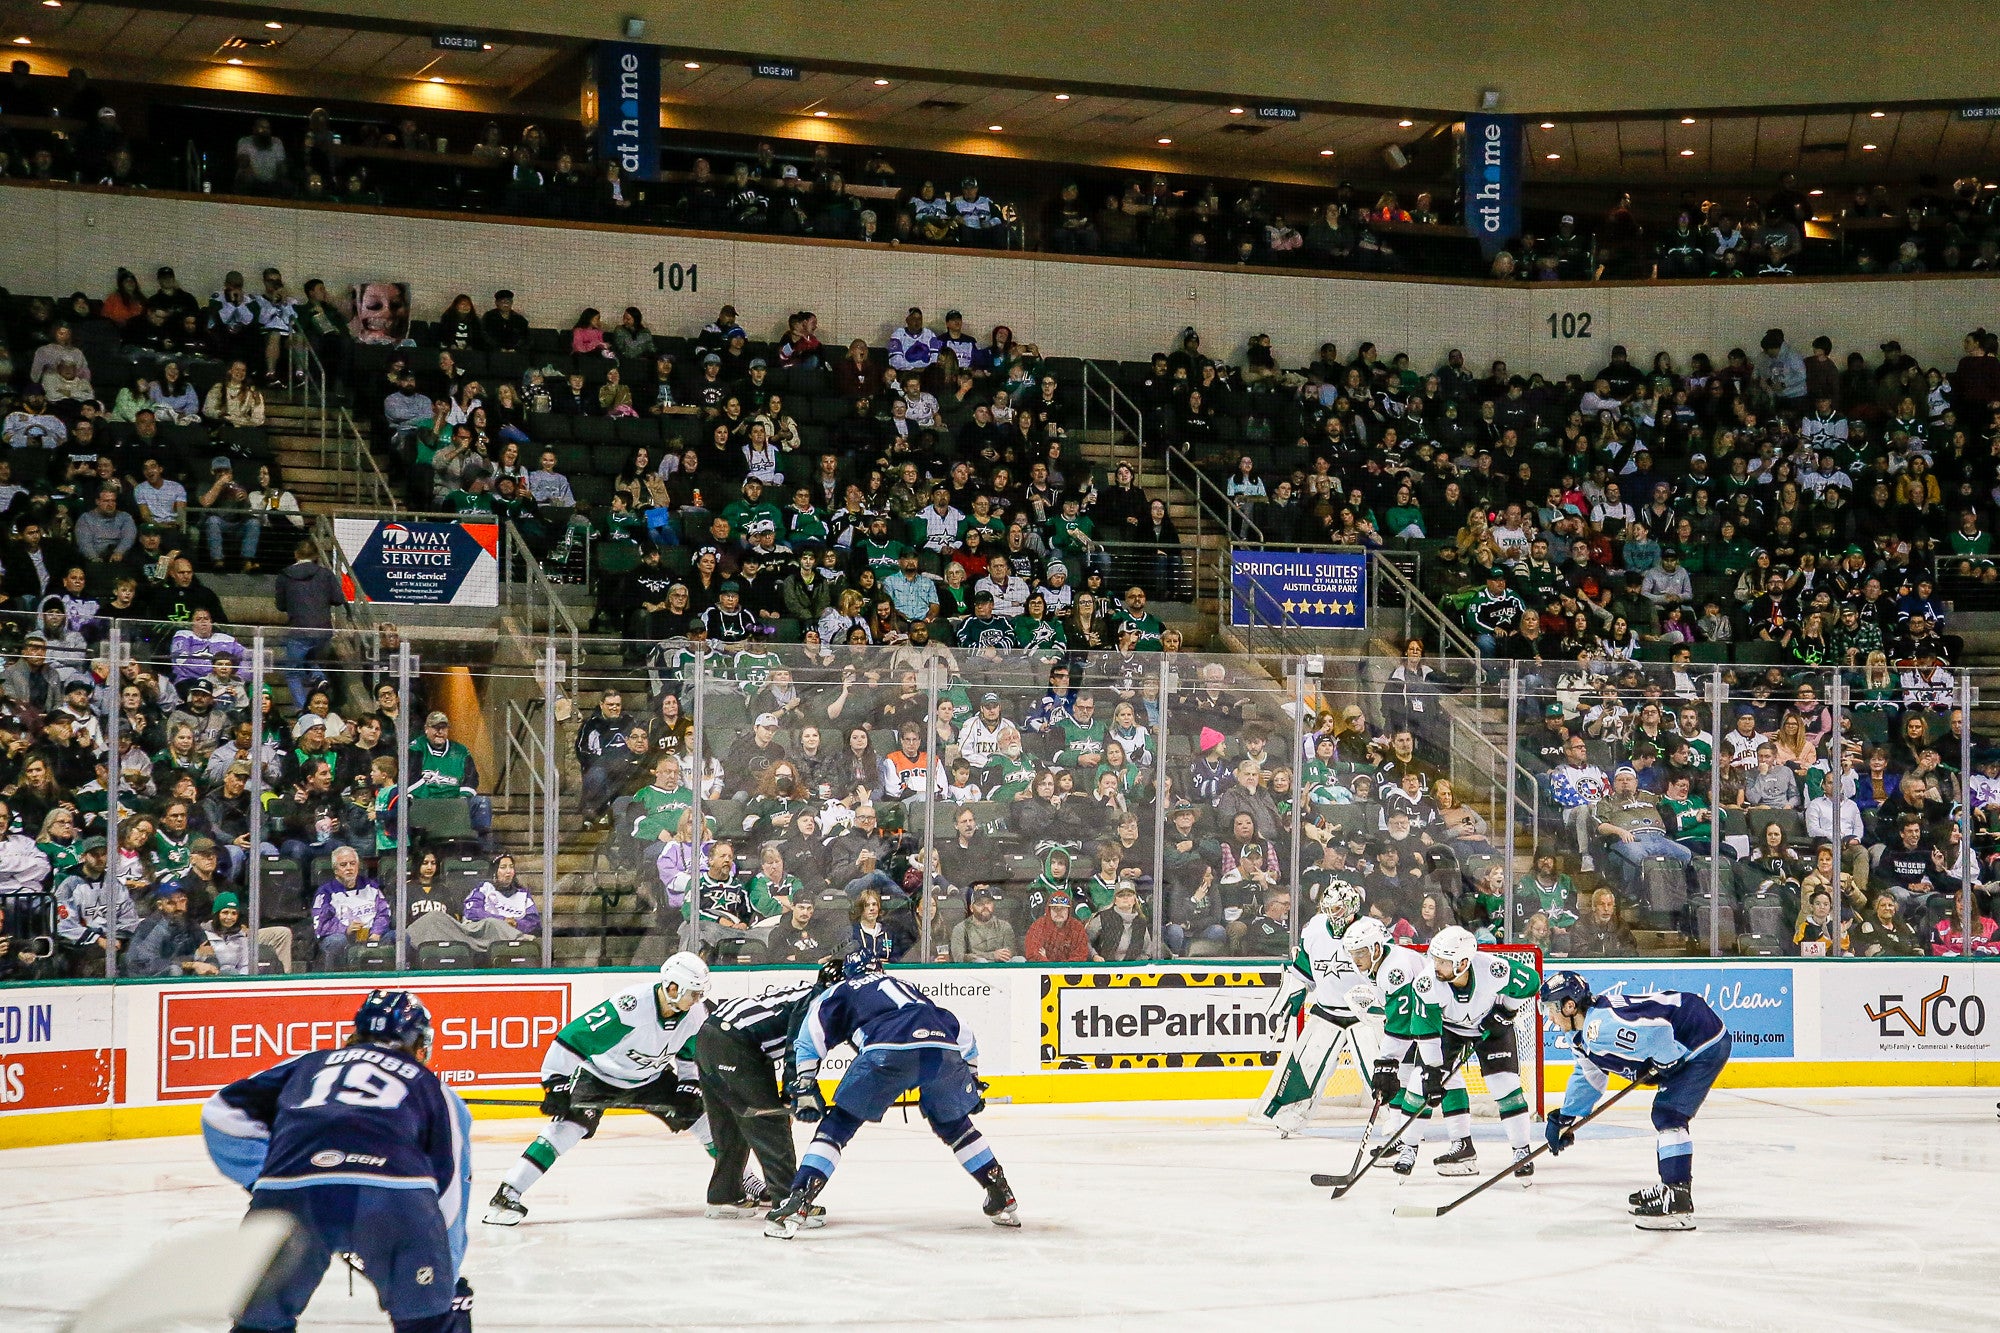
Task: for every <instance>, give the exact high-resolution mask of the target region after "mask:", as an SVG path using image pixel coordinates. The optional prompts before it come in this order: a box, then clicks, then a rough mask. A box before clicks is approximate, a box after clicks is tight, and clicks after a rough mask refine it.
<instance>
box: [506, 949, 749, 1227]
mask: <svg viewBox="0 0 2000 1333" xmlns="http://www.w3.org/2000/svg"><path fill="white" fill-rule="evenodd" d="M707 991H708V964H706V963H704V962H702V960H701V959H700V957H699V956H697V955H695V954H692V953H677V954H675V955H674V956H673V957H671V958H669V959H667V961H666V962H664V963H662V964H661V965H660V975H659V979H658V980H657V981H653V982H648V983H646V984H644V985H639V986H633V987H631V988H629V989H627V990H623V991H620V992H619V993H618V994H616V995H614V996H612V997H611V998H610V999H608V1000H606V1001H605V1002H604V1003H602V1004H600V1005H598V1006H596V1007H595V1008H593V1009H589V1010H586V1011H585V1012H584V1013H582V1014H580V1015H578V1016H577V1017H576V1018H574V1019H572V1020H571V1021H570V1022H569V1024H568V1025H567V1026H565V1027H564V1028H563V1030H562V1031H560V1032H558V1033H557V1034H556V1039H555V1041H554V1042H553V1043H551V1044H550V1046H549V1050H548V1054H547V1055H545V1056H543V1057H542V1114H544V1115H546V1116H548V1117H549V1123H548V1127H547V1128H546V1129H544V1130H543V1131H542V1132H541V1134H540V1136H539V1137H537V1138H536V1139H535V1141H534V1142H533V1143H531V1144H529V1145H528V1147H527V1150H526V1151H525V1152H523V1153H522V1154H521V1156H520V1158H519V1160H517V1161H516V1162H515V1163H514V1165H513V1166H512V1167H511V1168H509V1170H508V1172H507V1175H506V1179H505V1180H504V1181H503V1183H502V1184H501V1186H500V1188H499V1189H498V1190H496V1191H495V1192H494V1195H493V1198H492V1200H491V1202H489V1203H488V1204H487V1211H486V1217H485V1219H484V1220H485V1221H487V1222H489V1223H492V1224H493V1225H495V1226H513V1225H515V1224H516V1223H518V1222H519V1221H520V1220H521V1219H522V1218H524V1217H526V1216H527V1215H528V1209H527V1206H526V1205H525V1204H523V1203H522V1202H521V1196H522V1195H523V1194H526V1193H527V1192H528V1190H529V1188H530V1187H532V1186H533V1185H534V1183H535V1182H536V1181H538V1180H540V1179H541V1178H542V1177H543V1176H544V1175H546V1174H547V1173H548V1170H549V1168H550V1167H552V1166H554V1165H555V1164H556V1159H557V1158H558V1157H561V1156H562V1155H563V1154H564V1153H566V1152H568V1151H569V1150H570V1149H571V1148H574V1147H575V1146H576V1145H577V1144H579V1143H581V1142H583V1141H584V1140H585V1139H587V1138H589V1137H591V1136H592V1135H593V1134H595V1133H597V1126H598V1122H599V1121H601V1120H602V1119H603V1118H604V1113H605V1111H607V1110H613V1109H618V1108H629V1109H632V1110H640V1111H645V1112H647V1113H648V1114H650V1115H652V1116H655V1117H656V1118H658V1119H659V1120H661V1121H662V1122H663V1123H665V1124H666V1126H667V1128H669V1129H672V1130H676V1131H679V1130H689V1131H691V1132H692V1133H693V1134H694V1135H695V1137H696V1138H697V1139H699V1140H701V1142H702V1144H703V1146H707V1144H708V1142H709V1138H708V1134H707V1132H706V1122H705V1121H704V1120H703V1118H702V1104H701V1092H700V1089H699V1085H698V1084H697V1082H696V1078H697V1071H696V1068H695V1063H694V1039H695V1034H696V1033H697V1032H699V1031H700V1030H701V1025H702V1024H703V1023H704V1022H706V1021H707V1019H708V1005H707V1003H706V1002H705V1001H704V999H703V997H704V995H705V994H706V993H707ZM744 1188H745V1192H746V1194H759V1193H761V1192H762V1190H763V1183H762V1182H761V1181H759V1180H756V1179H755V1178H754V1177H750V1176H746V1177H745V1182H744Z"/></svg>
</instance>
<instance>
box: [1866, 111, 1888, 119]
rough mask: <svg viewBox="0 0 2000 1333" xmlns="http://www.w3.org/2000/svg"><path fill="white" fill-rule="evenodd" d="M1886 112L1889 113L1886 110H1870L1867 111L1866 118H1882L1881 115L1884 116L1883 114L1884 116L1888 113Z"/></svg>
mask: <svg viewBox="0 0 2000 1333" xmlns="http://www.w3.org/2000/svg"><path fill="white" fill-rule="evenodd" d="M1888 114H1889V113H1888V112H1886V111H1870V112H1869V113H1868V119H1870V120H1880V119H1882V117H1884V116H1886V115H1888Z"/></svg>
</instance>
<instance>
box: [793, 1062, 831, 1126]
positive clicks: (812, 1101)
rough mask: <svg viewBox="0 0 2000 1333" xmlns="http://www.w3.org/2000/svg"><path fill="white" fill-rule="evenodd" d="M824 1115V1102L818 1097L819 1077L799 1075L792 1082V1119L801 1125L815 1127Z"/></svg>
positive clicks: (815, 1074)
mask: <svg viewBox="0 0 2000 1333" xmlns="http://www.w3.org/2000/svg"><path fill="white" fill-rule="evenodd" d="M825 1115H826V1102H825V1101H824V1100H823V1099H821V1097H820V1095H819V1075H818V1074H817V1073H811V1074H807V1073H801V1074H800V1075H799V1076H798V1077H797V1078H795V1079H793V1080H792V1118H793V1119H794V1120H796V1121H798V1122H799V1123H800V1124H802V1125H815V1124H818V1123H819V1121H820V1119H821V1117H823V1116H825Z"/></svg>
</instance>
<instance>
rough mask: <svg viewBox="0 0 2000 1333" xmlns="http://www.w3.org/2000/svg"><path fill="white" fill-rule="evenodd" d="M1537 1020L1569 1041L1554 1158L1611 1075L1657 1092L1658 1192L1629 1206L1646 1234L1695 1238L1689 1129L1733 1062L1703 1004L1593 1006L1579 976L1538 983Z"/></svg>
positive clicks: (1677, 998) (1665, 997)
mask: <svg viewBox="0 0 2000 1333" xmlns="http://www.w3.org/2000/svg"><path fill="white" fill-rule="evenodd" d="M1542 1012H1543V1013H1544V1014H1545V1015H1546V1016H1547V1018H1548V1021H1549V1023H1550V1025H1551V1026H1553V1027H1555V1028H1556V1029H1557V1030H1559V1031H1562V1032H1569V1033H1574V1034H1575V1035H1574V1036H1573V1037H1571V1039H1570V1042H1571V1048H1572V1049H1573V1050H1574V1051H1575V1052H1576V1064H1575V1066H1574V1068H1573V1069H1572V1071H1571V1077H1570V1081H1569V1088H1568V1089H1567V1091H1565V1092H1564V1094H1563V1104H1562V1109H1561V1110H1559V1111H1555V1112H1552V1113H1551V1114H1550V1116H1549V1120H1548V1140H1549V1152H1550V1154H1551V1155H1555V1154H1560V1153H1561V1152H1562V1150H1563V1149H1564V1148H1566V1147H1568V1146H1569V1145H1570V1144H1571V1143H1573V1142H1575V1136H1574V1132H1573V1131H1572V1130H1571V1128H1570V1127H1571V1126H1572V1125H1573V1124H1575V1123H1576V1121H1577V1120H1578V1119H1579V1118H1580V1117H1582V1116H1585V1115H1587V1114H1589V1113H1590V1110H1591V1108H1592V1107H1594V1106H1595V1105H1597V1102H1598V1099H1599V1097H1601V1096H1602V1095H1603V1093H1604V1090H1605V1087H1606V1086H1607V1084H1608V1082H1609V1079H1608V1077H1607V1076H1608V1075H1611V1074H1616V1075H1618V1076H1619V1077H1620V1078H1624V1079H1629V1080H1631V1081H1633V1082H1636V1083H1642V1084H1651V1085H1652V1086H1654V1087H1657V1088H1658V1089H1659V1091H1658V1092H1656V1093H1655V1094H1653V1131H1654V1134H1655V1136H1656V1137H1655V1140H1654V1147H1655V1150H1656V1151H1657V1153H1658V1154H1659V1161H1660V1183H1659V1184H1657V1185H1651V1186H1648V1187H1647V1188H1645V1189H1642V1190H1637V1191H1635V1192H1634V1193H1633V1194H1632V1195H1631V1197H1630V1198H1629V1199H1628V1200H1627V1202H1628V1203H1630V1204H1631V1205H1632V1212H1633V1215H1634V1216H1636V1217H1637V1218H1638V1219H1639V1220H1638V1222H1637V1223H1635V1225H1636V1226H1638V1227H1639V1228H1640V1230H1642V1231H1693V1230H1694V1136H1693V1135H1692V1134H1691V1133H1690V1132H1689V1131H1688V1122H1689V1121H1691V1120H1693V1119H1694V1117H1695V1113H1696V1112H1697V1111H1699V1110H1701V1104H1702V1102H1703V1101H1704V1100H1705V1099H1706V1098H1707V1097H1708V1090H1709V1089H1710V1088H1712V1087H1714V1086H1715V1077H1716V1075H1717V1074H1720V1073H1721V1072H1722V1066H1723V1065H1725V1064H1727V1063H1728V1062H1729V1048H1730V1039H1729V1029H1728V1028H1727V1027H1726V1026H1725V1025H1724V1024H1723V1021H1722V1019H1721V1018H1720V1017H1718V1016H1717V1015H1716V1012H1715V1011H1714V1010H1713V1009H1711V1008H1709V1007H1708V1002H1707V1001H1706V1000H1704V999H1702V998H1701V997H1700V996H1699V995H1693V994H1690V993H1688V992H1687V991H1672V990H1667V991H1645V992H1642V993H1640V994H1638V995H1626V996H1611V995H1599V996H1596V997H1594V998H1593V997H1592V995H1591V993H1590V983H1589V982H1588V981H1587V980H1585V979H1584V978H1583V977H1582V976H1580V975H1579V974H1577V973H1575V972H1552V973H1550V974H1549V978H1548V980H1547V981H1545V982H1543V983H1542Z"/></svg>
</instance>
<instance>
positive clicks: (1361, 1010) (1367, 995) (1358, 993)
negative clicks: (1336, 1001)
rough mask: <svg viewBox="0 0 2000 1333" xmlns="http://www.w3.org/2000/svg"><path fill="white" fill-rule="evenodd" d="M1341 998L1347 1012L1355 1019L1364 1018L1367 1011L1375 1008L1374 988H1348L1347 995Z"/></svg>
mask: <svg viewBox="0 0 2000 1333" xmlns="http://www.w3.org/2000/svg"><path fill="white" fill-rule="evenodd" d="M1342 998H1343V999H1345V1000H1346V1001H1347V1010H1348V1012H1349V1013H1351V1014H1353V1015H1354V1016H1355V1017H1356V1018H1361V1017H1364V1016H1366V1014H1367V1013H1368V1011H1369V1010H1370V1009H1373V1008H1374V1007H1375V988H1374V987H1373V986H1365V985H1364V986H1350V987H1349V988H1348V991H1347V994H1346V995H1345V996H1343V997H1342Z"/></svg>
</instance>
